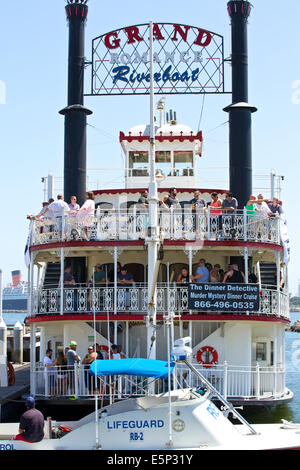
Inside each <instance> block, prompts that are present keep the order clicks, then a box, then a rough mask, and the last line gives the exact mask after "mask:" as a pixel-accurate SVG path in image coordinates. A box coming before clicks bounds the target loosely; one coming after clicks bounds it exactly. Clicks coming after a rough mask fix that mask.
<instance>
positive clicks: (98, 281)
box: [64, 258, 258, 287]
mask: <svg viewBox="0 0 300 470" xmlns="http://www.w3.org/2000/svg"><path fill="white" fill-rule="evenodd" d="M114 279H115V275H114V269H112V270H110V271H109V272H107V271H106V269H105V266H101V264H96V266H95V267H94V272H93V275H92V277H91V278H90V279H89V281H88V283H87V284H88V285H89V286H93V285H94V286H95V287H101V286H102V287H104V286H107V285H111V286H113V285H114ZM134 282H139V281H138V280H137V279H134V277H133V274H132V273H131V272H130V271H129V270H128V268H127V267H126V266H121V264H120V263H119V262H118V263H117V286H118V287H130V286H131V285H132V284H133V283H134ZM170 282H176V283H178V284H180V285H181V284H187V283H189V282H195V283H207V282H211V283H220V282H223V283H226V282H228V283H233V284H235V283H238V284H241V283H244V282H246V278H245V274H244V273H243V272H242V271H240V270H239V267H238V265H237V264H230V265H228V267H227V270H226V271H224V270H223V269H222V268H221V266H220V265H219V264H215V265H212V264H211V263H207V262H206V261H205V259H204V258H201V259H200V260H199V263H198V266H197V268H196V270H195V273H194V274H189V271H188V269H187V268H186V267H182V268H181V269H180V273H179V274H178V275H177V278H176V279H174V275H173V273H171V276H170ZM248 282H249V283H253V284H256V283H257V282H258V280H257V277H256V275H255V274H254V273H253V272H251V271H250V270H249V272H248ZM75 285H76V281H75V278H74V276H73V274H72V269H71V266H67V267H66V268H65V273H64V286H65V287H70V286H75Z"/></svg>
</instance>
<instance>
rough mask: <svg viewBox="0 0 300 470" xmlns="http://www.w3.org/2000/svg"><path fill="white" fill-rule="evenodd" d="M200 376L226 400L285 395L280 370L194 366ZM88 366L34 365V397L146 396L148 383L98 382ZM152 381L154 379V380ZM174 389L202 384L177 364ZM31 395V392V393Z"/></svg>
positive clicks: (158, 388) (162, 388) (158, 389)
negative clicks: (46, 366)
mask: <svg viewBox="0 0 300 470" xmlns="http://www.w3.org/2000/svg"><path fill="white" fill-rule="evenodd" d="M193 365H194V367H196V369H197V370H199V372H201V374H202V375H203V376H204V377H205V378H206V379H207V380H209V381H210V383H211V384H212V385H213V386H214V387H215V388H216V389H217V391H218V392H219V393H221V394H222V395H223V396H224V397H225V398H229V399H230V398H240V399H256V400H261V399H266V398H268V399H272V398H273V399H276V398H279V397H282V396H284V393H285V371H284V368H283V367H279V366H277V367H276V366H270V367H261V366H260V365H259V364H257V365H256V366H230V365H228V364H227V363H226V362H225V363H224V364H217V365H215V366H212V367H210V368H209V369H208V368H205V367H203V366H201V365H200V364H198V363H193ZM88 369H89V366H84V365H82V364H80V365H75V367H74V366H53V367H51V368H45V367H44V366H43V365H37V366H36V368H35V370H34V371H33V372H32V373H33V375H34V377H33V380H32V383H33V386H34V394H35V395H36V396H42V397H51V396H56V397H58V396H61V397H68V396H73V397H75V398H80V397H91V396H93V395H94V393H95V389H96V390H97V392H98V394H99V399H102V398H103V399H111V400H114V399H124V398H128V397H134V396H136V397H137V396H145V395H148V394H149V380H148V379H147V378H145V379H144V378H143V377H136V376H126V377H121V376H114V377H101V378H98V379H97V381H96V383H95V379H94V377H91V376H90V375H89V371H88ZM153 380H154V379H153ZM172 385H173V386H174V387H176V388H178V387H181V388H188V387H200V386H201V385H202V383H201V382H200V380H199V379H197V377H195V376H194V375H193V374H191V371H190V369H188V368H187V367H186V366H184V365H183V364H177V365H176V369H175V371H174V373H173V376H172ZM154 388H155V393H163V392H166V391H167V380H156V381H155V387H154ZM31 392H32V390H31Z"/></svg>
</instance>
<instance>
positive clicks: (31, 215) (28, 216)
mask: <svg viewBox="0 0 300 470" xmlns="http://www.w3.org/2000/svg"><path fill="white" fill-rule="evenodd" d="M52 202H54V199H52V197H51V198H50V199H49V201H48V202H47V203H46V204H45V203H43V207H42V208H41V210H40V212H39V213H38V214H36V215H33V214H27V219H29V220H34V219H40V218H41V217H42V216H43V212H44V211H45V209H47V208H48V207H49V205H50V204H51V203H52ZM44 204H45V205H44Z"/></svg>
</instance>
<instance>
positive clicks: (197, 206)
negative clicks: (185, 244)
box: [189, 190, 206, 231]
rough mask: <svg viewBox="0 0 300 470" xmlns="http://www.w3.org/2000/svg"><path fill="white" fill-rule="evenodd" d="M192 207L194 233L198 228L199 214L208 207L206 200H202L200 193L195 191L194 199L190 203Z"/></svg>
mask: <svg viewBox="0 0 300 470" xmlns="http://www.w3.org/2000/svg"><path fill="white" fill-rule="evenodd" d="M189 203H190V204H191V206H192V217H193V231H195V230H196V228H197V225H198V224H197V222H198V221H197V212H198V211H203V210H204V209H205V207H206V204H205V201H204V199H200V191H198V190H196V191H194V197H193V199H191V200H190V201H189Z"/></svg>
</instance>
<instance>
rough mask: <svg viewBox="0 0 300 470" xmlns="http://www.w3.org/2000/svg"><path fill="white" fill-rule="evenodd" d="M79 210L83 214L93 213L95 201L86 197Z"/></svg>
mask: <svg viewBox="0 0 300 470" xmlns="http://www.w3.org/2000/svg"><path fill="white" fill-rule="evenodd" d="M79 210H80V212H81V211H82V212H83V213H84V214H88V215H94V212H95V201H93V200H92V199H87V200H86V201H85V203H84V204H83V206H81V208H80V209H79Z"/></svg>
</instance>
